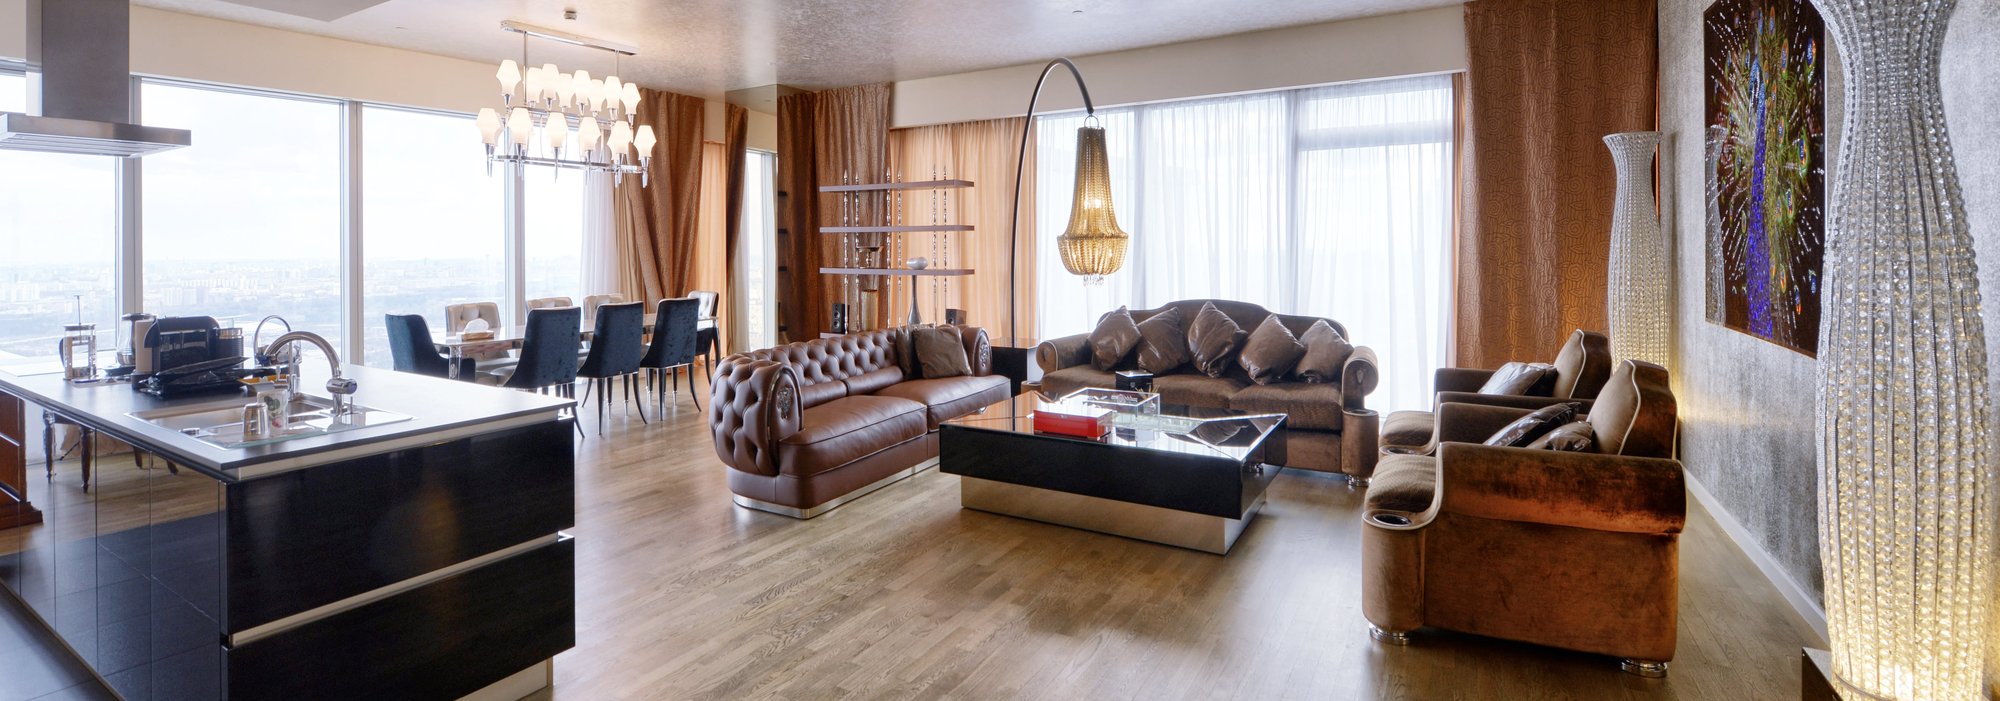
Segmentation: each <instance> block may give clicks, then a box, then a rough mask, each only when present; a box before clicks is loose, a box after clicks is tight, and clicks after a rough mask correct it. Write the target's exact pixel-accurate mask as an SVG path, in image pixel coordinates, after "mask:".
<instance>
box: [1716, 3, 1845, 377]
mask: <svg viewBox="0 0 2000 701" xmlns="http://www.w3.org/2000/svg"><path fill="white" fill-rule="evenodd" d="M1703 25H1704V27H1703V28H1704V34H1705V41H1704V53H1705V54H1706V55H1705V58H1704V60H1705V61H1706V62H1707V71H1706V73H1707V88H1708V91H1707V92H1708V99H1707V117H1708V121H1707V124H1708V125H1709V127H1710V128H1709V130H1708V132H1709V137H1708V138H1709V139H1710V140H1711V143H1710V144H1709V146H1710V148H1709V149H1708V152H1709V153H1710V154H1711V156H1710V162H1709V163H1708V164H1707V167H1706V170H1707V179H1708V187H1707V193H1708V197H1710V198H1712V199H1713V201H1711V202H1710V203H1709V208H1708V211H1709V212H1710V216H1709V221H1708V222H1707V225H1708V251H1707V256H1706V257H1707V267H1708V271H1707V272H1708V285H1707V289H1708V295H1707V296H1708V299H1707V311H1708V318H1709V320H1710V321H1714V322H1716V323H1719V324H1722V325H1723V326H1727V327H1729V328H1732V329H1735V330H1738V331H1741V332H1743V333H1747V334H1750V335H1752V336H1756V337H1758V338H1761V339H1764V340H1767V341H1770V342H1772V343H1776V344H1778V345H1781V346H1785V347H1787V348H1791V349H1793V350H1797V351H1799V352H1801V353H1805V354H1807V355H1817V354H1818V350H1819V322H1820V306H1819V305H1820V262H1821V255H1822V253H1823V251H1824V244H1825V231H1826V219H1825V204H1826V172H1825V164H1826V156H1825V145H1826V129H1825V126H1826V109H1825V103H1826V81H1825V75H1826V68H1825V59H1826V55H1825V45H1826V44H1825V32H1826V30H1825V24H1824V23H1823V22H1822V21H1821V19H1820V16H1819V11H1818V10H1815V9H1813V6H1812V3H1811V2H1809V0H1717V2H1716V3H1715V4H1714V5H1712V6H1710V7H1709V9H1708V12H1707V14H1706V17H1705V20H1704V22H1703Z"/></svg>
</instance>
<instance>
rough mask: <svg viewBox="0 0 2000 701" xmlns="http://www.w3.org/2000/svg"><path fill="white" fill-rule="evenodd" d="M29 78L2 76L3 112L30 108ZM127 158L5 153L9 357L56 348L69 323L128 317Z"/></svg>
mask: <svg viewBox="0 0 2000 701" xmlns="http://www.w3.org/2000/svg"><path fill="white" fill-rule="evenodd" d="M27 102H28V100H27V80H26V79H25V78H23V77H22V76H21V75H19V74H14V73H0V111H4V112H24V111H26V110H27ZM117 201H118V179H117V161H116V160H115V159H111V158H105V157H102V156H74V155H67V154H58V153H32V152H26V151H0V360H5V359H9V358H15V357H46V356H53V355H55V354H56V339H57V338H60V337H61V335H62V327H63V325H64V324H71V323H75V322H76V318H77V305H78V304H79V302H81V304H82V309H83V320H84V321H85V322H88V323H94V324H97V330H98V333H99V338H98V347H99V348H100V349H109V348H110V347H111V345H112V344H113V342H114V340H113V339H114V335H115V333H116V329H117V319H118V280H117V278H118V274H117V265H116V264H115V258H114V256H115V251H116V249H117V246H116V243H117V238H118V221H117Z"/></svg>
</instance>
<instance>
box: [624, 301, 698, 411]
mask: <svg viewBox="0 0 2000 701" xmlns="http://www.w3.org/2000/svg"><path fill="white" fill-rule="evenodd" d="M700 314H701V302H700V301H698V300H696V299H694V298H692V297H681V298H677V299H663V300H660V306H659V311H658V312H657V313H656V314H655V315H654V316H653V345H652V347H650V348H647V349H646V357H645V358H643V359H641V360H640V361H639V367H641V368H645V370H646V374H647V376H648V377H647V381H648V384H650V385H652V387H653V393H654V402H655V404H656V405H657V406H658V408H659V409H658V410H659V411H660V412H661V413H662V414H664V413H666V410H667V385H666V383H664V382H661V381H660V373H662V372H665V373H668V374H670V375H672V376H673V378H674V399H675V401H679V400H680V394H681V372H682V371H683V370H685V371H687V375H688V397H689V398H690V399H693V400H694V408H695V409H700V408H701V393H700V392H696V391H695V386H694V356H695V349H696V346H695V336H696V335H697V334H696V329H695V324H696V321H697V319H698V317H699V316H700Z"/></svg>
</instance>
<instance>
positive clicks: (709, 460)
mask: <svg viewBox="0 0 2000 701" xmlns="http://www.w3.org/2000/svg"><path fill="white" fill-rule="evenodd" d="M592 399H593V401H594V399H595V398H594V397H593V398H592ZM584 413H585V414H586V415H589V414H590V413H591V412H590V411H588V410H586V411H585V412H584ZM648 413H649V414H650V413H651V410H650V408H649V409H648ZM653 418H654V419H655V421H654V422H653V423H652V424H651V425H642V424H641V423H640V422H639V419H638V417H637V415H636V414H635V415H631V416H630V417H629V418H614V419H612V420H608V421H606V422H605V426H604V427H603V428H604V435H603V436H601V437H600V436H598V435H597V433H596V428H597V426H596V422H595V420H594V419H586V421H585V424H586V429H587V430H588V431H589V432H590V434H591V436H590V438H588V439H586V440H583V441H582V442H581V445H580V446H579V448H578V461H577V471H578V475H577V476H578V480H577V524H576V527H575V528H574V529H572V531H571V533H573V534H574V535H575V536H576V537H577V544H578V562H577V580H578V581H577V604H578V620H577V628H578V630H577V647H576V648H575V649H573V650H571V651H569V652H566V653H563V654H562V655H561V656H559V657H558V658H556V687H555V688H554V690H553V692H552V693H550V692H544V693H542V694H538V695H537V696H536V697H534V698H537V699H541V700H544V701H547V700H549V699H554V700H556V701H602V700H605V699H739V698H787V699H833V698H871V699H872V698H892V699H901V698H912V699H914V698H974V699H988V698H999V699H1004V698H1022V699H1084V698H1088V699H1178V698H1222V699H1291V698H1297V699H1378V698H1379V699H1425V700H1429V699H1591V700H1596V699H1729V700H1732V701H1733V700H1739V699H1795V698H1798V663H1797V658H1798V650H1799V647H1800V646H1801V645H1803V644H1805V643H1806V642H1807V641H1808V640H1810V639H1811V638H1812V634H1811V633H1810V632H1809V631H1808V630H1807V629H1806V628H1805V627H1804V626H1803V625H1802V624H1800V623H1797V622H1796V621H1795V619H1794V617H1793V616H1792V615H1791V613H1790V609H1789V608H1788V607H1787V606H1786V604H1785V602H1784V601H1783V599H1781V598H1780V597H1779V595H1778V593H1777V592H1776V591H1775V590H1774V589H1773V588H1772V587H1771V585H1770V584H1769V583H1768V582H1767V581H1766V580H1764V579H1763V578H1762V577H1761V576H1760V575H1759V574H1758V572H1757V571H1756V569H1755V568H1754V567H1753V566H1752V565H1751V563H1750V562H1749V561H1748V560H1747V559H1745V558H1744V557H1743V556H1742V554H1741V553H1739V552H1738V551H1737V550H1736V549H1735V548H1734V546H1732V545H1730V544H1729V543H1728V541H1727V540H1726V539H1725V538H1724V537H1723V535H1722V532H1721V530H1720V529H1719V528H1718V527H1717V526H1716V524H1715V522H1714V521H1713V520H1712V519H1710V518H1708V516H1707V515H1706V514H1703V513H1700V512H1699V511H1698V509H1697V510H1695V511H1694V512H1692V513H1690V514H1689V523H1688V528H1687V532H1686V534H1685V535H1684V536H1683V537H1682V540H1681V558H1682V564H1681V578H1682V579H1681V587H1682V589H1681V605H1680V615H1681V628H1680V645H1679V653H1678V656H1677V657H1676V659H1675V660H1674V662H1673V667H1672V674H1671V676H1670V678H1668V679H1666V680H1663V681H1662V680H1647V679H1640V678H1638V677H1633V676H1630V675H1626V674H1623V673H1621V672H1619V671H1618V670H1617V665H1616V663H1615V661H1613V660H1610V659H1608V658H1601V657H1595V656H1590V655H1581V654H1576V653H1569V652H1564V651H1559V650H1551V649H1545V648H1538V647H1533V646H1527V645H1519V644H1514V643H1508V642H1503V641H1497V640H1490V639H1483V638H1476V637H1471V636H1463V635H1453V634H1447V633H1430V632H1425V633H1420V634H1419V635H1418V637H1417V640H1416V642H1415V644H1413V645H1411V646H1410V647H1407V648H1395V647H1384V646H1381V645H1378V644H1376V643H1374V642H1372V641H1370V640H1369V639H1368V636H1367V634H1366V633H1365V626H1366V622H1365V621H1364V619H1363V618H1362V617H1361V612H1360V608H1359V600H1360V593H1359V587H1360V575H1359V573H1358V571H1357V570H1356V568H1355V563H1356V562H1357V561H1358V559H1359V548H1360V542H1359V529H1360V527H1361V526H1360V516H1359V514H1358V508H1359V505H1360V503H1361V494H1360V493H1358V492H1355V491H1352V490H1350V489H1348V488H1347V487H1346V486H1345V485H1344V484H1343V483H1341V482H1340V481H1339V480H1335V479H1331V478H1328V477H1325V476H1323V475H1318V474H1315V473H1300V472H1296V471H1287V472H1286V473H1284V474H1282V475H1280V476H1279V477H1278V478H1277V481H1276V482H1275V483H1273V485H1272V488H1271V492H1270V502H1269V504H1268V505H1267V506H1266V507H1265V508H1264V511H1263V513H1262V514H1261V515H1260V516H1258V517H1257V519H1256V521H1254V522H1253V523H1252V524H1251V525H1250V527H1249V529H1248V531H1246V532H1245V533H1244V535H1243V538H1242V540H1241V541H1240V542H1238V543H1237V545H1236V548H1235V550H1234V551H1233V552H1231V553H1230V554H1229V555H1228V556H1226V557H1218V556H1215V555H1209V554H1205V553H1199V552H1194V551H1188V550H1180V549H1176V548H1170V547H1166V546H1160V545H1153V544H1149V543H1143V542H1138V541H1132V540H1125V539H1122V538H1117V537H1112V536H1104V535H1097V534H1092V533H1086V532H1081V531H1075V530H1070V529H1066V528H1061V527H1057V526H1050V525H1045V524H1040V523H1033V522H1028V521H1020V520H1015V519H1011V518H1007V517H1003V516H996V515H991V514H986V513H980V512H971V511H964V510H961V509H960V508H959V507H958V483H957V478H956V477H953V476H951V475H946V474H942V473H939V472H938V471H936V470H930V471H926V472H924V473H922V474H920V475H918V476H916V477H914V478H912V479H909V480H906V481H904V482H902V483H899V484H896V485H892V486H890V487H889V488H887V489H884V490H882V491H880V492H877V493H875V494H873V495H870V496H868V497H865V498H862V499H860V500H857V501H855V502H853V503H851V504H848V505H847V506H843V507H841V508H839V509H836V510H834V511H832V512H830V513H828V514H826V515H824V516H821V517H819V518H816V519H813V520H811V521H795V520H792V519H789V518H784V517H780V516H773V515H769V514H763V513H759V512H754V511H749V510H746V509H742V508H738V507H736V506H734V505H732V504H731V503H730V500H729V491H728V488H727V486H726V484H725V481H724V472H723V471H724V469H725V468H724V467H723V466H722V465H721V463H719V462H718V461H717V460H716V458H715V454H714V451H713V448H712V447H711V443H710V439H709V434H708V430H707V428H706V426H705V424H704V420H703V417H702V414H701V413H700V412H697V411H696V410H694V408H693V407H692V406H691V405H690V404H688V403H687V399H686V397H685V396H683V397H682V399H681V403H680V405H679V408H678V409H670V410H669V414H668V415H667V416H666V417H653ZM662 418H663V419H664V420H661V419H662ZM128 464H129V463H128ZM58 478H59V480H58V482H57V483H56V485H63V486H68V487H71V488H73V487H74V484H72V483H70V482H69V481H68V480H73V479H74V478H75V467H74V466H73V465H65V466H59V470H58ZM52 486H55V485H52ZM107 488H109V481H108V480H107ZM0 613H6V612H4V611H0ZM16 659H17V660H18V659H19V658H16ZM16 671H17V672H18V670H16ZM15 679H16V680H19V679H21V677H19V676H16V677H15ZM9 686H10V684H8V683H7V682H5V681H3V680H0V697H17V696H14V694H10V693H7V692H8V691H13V692H15V693H19V692H22V691H25V690H24V689H11V690H10V689H7V688H6V687H9ZM69 691H71V692H72V693H74V692H75V691H77V690H76V689H71V690H69ZM27 697H29V696H28V695H21V696H18V697H17V698H27Z"/></svg>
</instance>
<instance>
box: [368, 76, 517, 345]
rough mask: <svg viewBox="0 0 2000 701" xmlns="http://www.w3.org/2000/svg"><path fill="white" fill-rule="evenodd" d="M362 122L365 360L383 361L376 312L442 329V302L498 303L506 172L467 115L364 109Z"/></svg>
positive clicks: (502, 274) (383, 342)
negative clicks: (492, 162)
mask: <svg viewBox="0 0 2000 701" xmlns="http://www.w3.org/2000/svg"><path fill="white" fill-rule="evenodd" d="M361 129H362V139H361V151H362V155H361V182H362V186H361V187H362V197H361V207H362V218H361V219H362V229H361V230H362V237H363V240H362V246H361V255H362V259H363V261H364V263H363V266H362V279H363V282H362V286H361V289H362V315H361V327H362V330H363V334H364V339H365V341H364V343H365V350H366V355H365V356H364V357H365V362H366V363H367V364H369V365H372V366H377V367H389V366H390V357H389V343H388V334H387V332H386V331H385V330H384V326H383V321H382V315H384V314H422V315H424V317H425V318H426V319H427V320H429V321H430V322H431V325H432V329H433V330H442V324H443V322H444V308H445V305H449V304H457V303H461V302H500V301H501V297H502V295H503V294H504V292H503V288H504V285H503V281H504V280H505V279H506V268H505V263H504V261H505V259H506V235H507V232H506V224H505V221H504V216H503V215H504V214H505V213H506V212H505V209H504V201H503V199H504V190H503V188H504V186H505V183H506V177H505V174H504V172H502V171H501V170H500V169H499V168H496V169H495V171H494V173H493V174H492V176H490V177H489V176H488V175H487V173H486V152H485V149H484V147H483V146H481V144H480V143H479V141H478V140H477V139H474V138H468V136H467V135H468V134H472V133H474V132H473V127H472V120H471V119H470V118H467V117H460V116H453V115H442V114H435V113H429V112H414V111H410V110H403V109H394V108H387V107H374V106H369V107H365V108H363V109H362V116H361ZM501 306H502V307H503V308H504V307H506V306H507V305H506V304H502V305H501Z"/></svg>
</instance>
